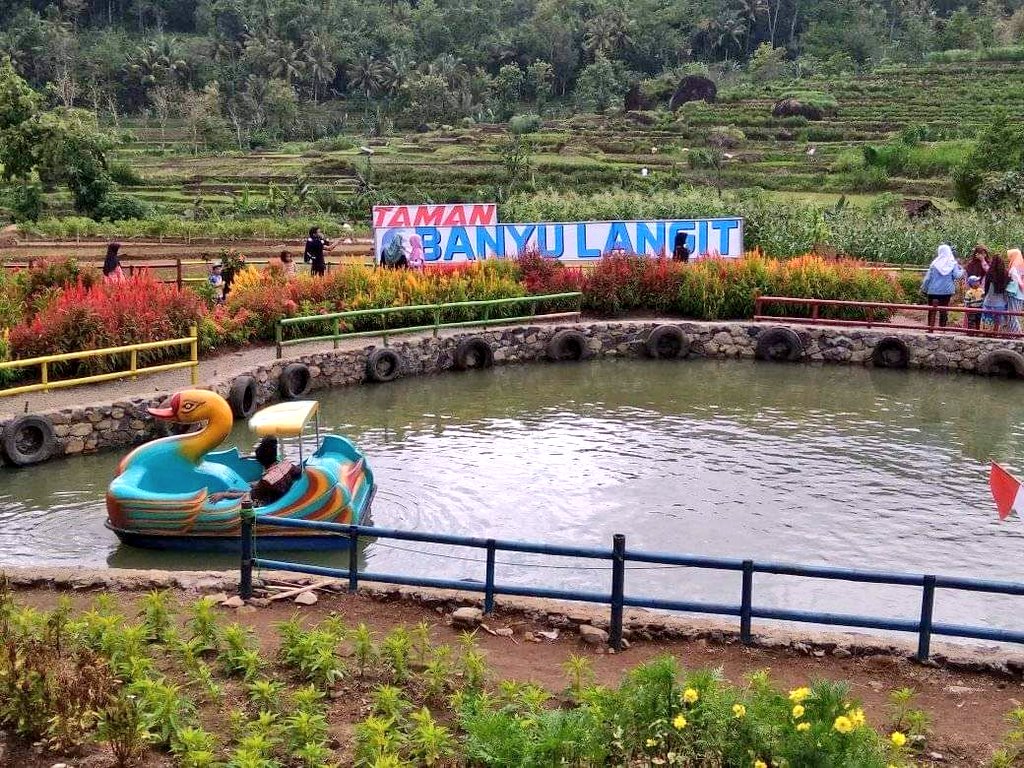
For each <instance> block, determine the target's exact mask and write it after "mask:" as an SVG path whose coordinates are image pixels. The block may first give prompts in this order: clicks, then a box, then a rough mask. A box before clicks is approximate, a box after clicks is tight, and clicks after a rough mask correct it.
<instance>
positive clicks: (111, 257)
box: [103, 243, 124, 283]
mask: <svg viewBox="0 0 1024 768" xmlns="http://www.w3.org/2000/svg"><path fill="white" fill-rule="evenodd" d="M120 250H121V244H120V243H110V244H109V245H108V246H107V256H106V258H105V259H103V282H105V283H119V282H121V281H122V280H124V272H123V271H122V270H121V259H120V258H118V255H117V253H118V251H120Z"/></svg>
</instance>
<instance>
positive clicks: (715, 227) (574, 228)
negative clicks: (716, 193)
mask: <svg viewBox="0 0 1024 768" xmlns="http://www.w3.org/2000/svg"><path fill="white" fill-rule="evenodd" d="M679 233H683V234H685V235H686V244H687V247H688V248H689V251H690V253H691V254H692V255H693V257H694V258H701V257H706V256H721V257H725V258H736V257H739V256H742V255H743V219H741V218H733V219H678V220H669V221H588V222H577V223H560V224H548V223H543V224H495V225H493V226H457V227H443V226H404V227H391V228H378V229H375V230H374V251H375V253H374V256H375V258H376V259H377V261H378V263H381V262H383V263H392V264H393V263H395V262H394V257H395V256H396V255H397V254H398V252H399V251H401V252H404V253H405V255H406V257H407V258H408V257H409V256H411V255H413V254H414V253H415V254H416V255H417V256H422V258H423V260H424V261H425V262H426V263H427V264H430V263H437V262H446V263H452V262H463V261H477V260H480V259H488V258H514V257H516V256H518V255H520V254H521V253H524V252H527V251H537V252H538V253H540V254H541V255H542V256H545V257H548V258H552V259H559V260H561V261H564V262H587V261H594V260H597V259H600V258H601V257H602V256H604V255H605V254H608V253H616V252H619V253H635V254H639V255H644V256H652V257H657V256H671V255H672V250H673V246H674V243H675V239H676V235H677V234H679ZM385 254H388V256H389V257H390V258H385Z"/></svg>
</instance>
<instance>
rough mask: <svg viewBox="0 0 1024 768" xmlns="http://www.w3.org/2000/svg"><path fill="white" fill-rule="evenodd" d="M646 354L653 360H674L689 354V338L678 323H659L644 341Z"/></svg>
mask: <svg viewBox="0 0 1024 768" xmlns="http://www.w3.org/2000/svg"><path fill="white" fill-rule="evenodd" d="M644 347H645V348H646V350H647V356H648V357H653V358H654V359H655V360H675V359H676V358H680V357H686V356H687V355H688V354H690V340H689V339H688V338H686V334H685V333H683V329H682V328H680V327H679V326H678V325H659V326H658V327H657V328H655V329H654V330H653V331H651V333H650V335H648V337H647V341H646V342H644Z"/></svg>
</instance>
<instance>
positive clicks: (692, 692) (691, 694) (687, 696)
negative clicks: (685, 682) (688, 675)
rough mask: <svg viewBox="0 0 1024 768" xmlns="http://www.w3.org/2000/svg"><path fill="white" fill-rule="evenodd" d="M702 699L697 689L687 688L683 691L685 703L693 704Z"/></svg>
mask: <svg viewBox="0 0 1024 768" xmlns="http://www.w3.org/2000/svg"><path fill="white" fill-rule="evenodd" d="M699 698H700V694H699V693H698V692H697V690H696V689H695V688H687V689H686V690H685V691H683V701H685V702H686V703H687V704H693V703H695V702H696V701H697V699H699Z"/></svg>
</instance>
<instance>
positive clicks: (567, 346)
mask: <svg viewBox="0 0 1024 768" xmlns="http://www.w3.org/2000/svg"><path fill="white" fill-rule="evenodd" d="M545 353H546V354H547V357H548V360H552V361H553V362H556V363H567V362H576V361H578V360H583V359H584V358H585V357H586V356H587V337H586V336H584V335H583V334H582V333H580V332H579V331H572V330H564V331H559V332H558V333H556V334H555V335H554V336H552V337H551V340H550V341H549V342H548V345H547V347H546V348H545Z"/></svg>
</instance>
